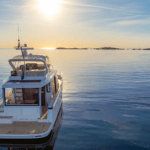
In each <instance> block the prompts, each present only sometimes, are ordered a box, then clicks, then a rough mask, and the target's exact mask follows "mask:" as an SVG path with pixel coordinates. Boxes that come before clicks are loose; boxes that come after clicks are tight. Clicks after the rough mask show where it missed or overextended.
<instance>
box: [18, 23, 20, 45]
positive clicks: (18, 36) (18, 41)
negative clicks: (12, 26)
mask: <svg viewBox="0 0 150 150" xmlns="http://www.w3.org/2000/svg"><path fill="white" fill-rule="evenodd" d="M18 48H20V37H19V24H18Z"/></svg>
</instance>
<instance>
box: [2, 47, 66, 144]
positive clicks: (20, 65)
mask: <svg viewBox="0 0 150 150" xmlns="http://www.w3.org/2000/svg"><path fill="white" fill-rule="evenodd" d="M18 45H19V46H18V48H16V50H21V52H22V55H19V56H15V57H13V58H12V59H10V60H9V64H10V66H11V67H12V69H13V70H12V71H11V74H10V76H9V79H8V80H7V81H6V82H5V83H3V85H2V100H1V101H0V146H6V147H9V146H10V147H13V146H14V145H17V144H20V145H21V144H32V143H39V142H42V141H43V142H44V140H46V139H47V138H50V134H51V132H52V130H53V127H54V124H55V121H56V119H57V117H58V114H59V111H60V108H61V105H62V85H63V80H62V75H61V73H58V71H56V70H54V69H53V66H52V64H51V62H50V60H49V57H48V56H43V55H33V54H27V50H29V49H33V48H27V45H26V44H25V45H24V47H20V44H18Z"/></svg>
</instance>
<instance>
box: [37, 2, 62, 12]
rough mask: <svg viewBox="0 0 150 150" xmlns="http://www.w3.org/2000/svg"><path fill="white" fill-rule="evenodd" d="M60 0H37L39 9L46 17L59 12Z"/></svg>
mask: <svg viewBox="0 0 150 150" xmlns="http://www.w3.org/2000/svg"><path fill="white" fill-rule="evenodd" d="M60 4H61V0H39V7H40V9H41V10H42V11H43V12H44V13H45V14H46V15H54V14H55V13H57V12H58V11H59V6H60Z"/></svg>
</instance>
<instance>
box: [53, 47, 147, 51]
mask: <svg viewBox="0 0 150 150" xmlns="http://www.w3.org/2000/svg"><path fill="white" fill-rule="evenodd" d="M56 49H62V50H64V49H65V50H88V49H95V50H150V48H116V47H97V48H86V47H85V48H77V47H73V48H66V47H57V48H56Z"/></svg>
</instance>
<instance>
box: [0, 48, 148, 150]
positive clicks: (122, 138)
mask: <svg viewBox="0 0 150 150" xmlns="http://www.w3.org/2000/svg"><path fill="white" fill-rule="evenodd" d="M29 52H30V51H29ZM32 52H33V53H35V54H37V53H38V54H45V55H48V56H49V57H50V59H51V62H52V64H53V66H54V68H55V69H58V70H60V71H61V72H63V79H64V86H63V124H62V126H61V128H60V130H59V133H58V138H57V141H56V143H55V147H54V150H91V149H94V150H99V149H100V150H127V149H128V150H133V149H135V150H144V149H150V92H149V90H150V51H130V50H125V51H114V50H80V51H79V50H72V51H71V50H34V51H32ZM16 54H20V51H15V50H13V49H3V50H2V49H1V50H0V77H1V78H0V86H1V85H2V83H3V81H4V80H5V79H7V77H8V76H9V74H10V73H9V72H10V71H11V68H10V67H9V63H8V59H9V58H11V57H12V56H14V55H16ZM0 97H1V89H0ZM1 149H4V148H1Z"/></svg>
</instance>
